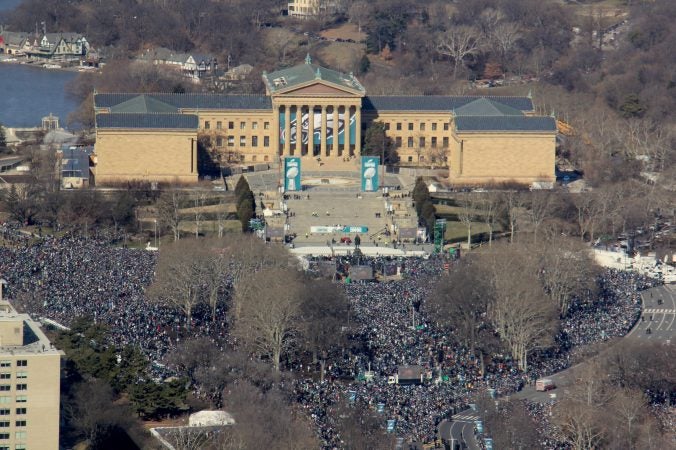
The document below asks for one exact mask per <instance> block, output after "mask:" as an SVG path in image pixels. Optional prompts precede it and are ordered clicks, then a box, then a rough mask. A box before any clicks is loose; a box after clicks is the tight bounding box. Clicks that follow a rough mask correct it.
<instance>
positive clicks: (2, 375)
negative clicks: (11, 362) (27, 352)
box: [0, 372, 25, 380]
mask: <svg viewBox="0 0 676 450" xmlns="http://www.w3.org/2000/svg"><path fill="white" fill-rule="evenodd" d="M24 373H25V372H24ZM10 378H12V374H11V373H0V380H9V379H10Z"/></svg>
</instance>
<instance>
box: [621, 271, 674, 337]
mask: <svg viewBox="0 0 676 450" xmlns="http://www.w3.org/2000/svg"><path fill="white" fill-rule="evenodd" d="M660 300H661V302H660ZM641 301H642V303H643V311H642V315H641V319H640V320H639V321H638V322H637V323H636V326H635V327H634V328H633V329H632V330H631V331H630V332H629V334H627V336H626V337H627V338H629V339H634V340H638V341H640V342H652V341H656V340H657V341H664V343H665V344H671V340H672V338H673V337H674V334H675V333H676V285H674V284H665V285H663V286H658V287H655V288H652V289H648V290H645V291H643V292H642V293H641ZM648 329H650V331H651V333H650V334H648V333H647V331H646V330H648Z"/></svg>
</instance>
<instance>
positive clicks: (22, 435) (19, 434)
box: [14, 431, 26, 440]
mask: <svg viewBox="0 0 676 450" xmlns="http://www.w3.org/2000/svg"><path fill="white" fill-rule="evenodd" d="M14 436H15V437H16V439H18V440H24V439H26V432H25V431H17V432H16V433H14Z"/></svg>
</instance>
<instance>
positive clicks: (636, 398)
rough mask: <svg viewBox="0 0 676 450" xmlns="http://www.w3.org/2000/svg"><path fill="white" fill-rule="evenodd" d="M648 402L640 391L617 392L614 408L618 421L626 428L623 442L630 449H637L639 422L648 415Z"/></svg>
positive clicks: (613, 402) (623, 390) (614, 398)
mask: <svg viewBox="0 0 676 450" xmlns="http://www.w3.org/2000/svg"><path fill="white" fill-rule="evenodd" d="M647 404H648V403H647V401H646V398H645V395H643V393H641V392H640V391H635V390H629V389H622V390H620V391H619V392H617V393H616V394H615V395H614V397H613V400H612V407H613V409H614V410H615V414H616V415H617V419H618V421H619V422H620V424H622V428H624V433H623V434H624V435H625V436H626V438H625V439H623V442H624V443H626V445H627V447H626V448H628V449H630V450H631V449H633V448H636V441H637V439H638V422H639V420H640V419H641V417H642V416H643V415H645V414H646V412H647V410H646V406H647Z"/></svg>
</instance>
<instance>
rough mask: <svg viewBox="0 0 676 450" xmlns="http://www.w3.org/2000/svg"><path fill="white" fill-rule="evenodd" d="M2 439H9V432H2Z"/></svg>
mask: <svg viewBox="0 0 676 450" xmlns="http://www.w3.org/2000/svg"><path fill="white" fill-rule="evenodd" d="M0 439H9V433H0Z"/></svg>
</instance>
